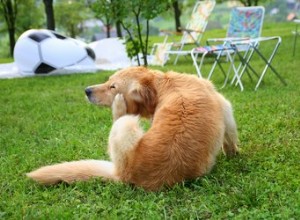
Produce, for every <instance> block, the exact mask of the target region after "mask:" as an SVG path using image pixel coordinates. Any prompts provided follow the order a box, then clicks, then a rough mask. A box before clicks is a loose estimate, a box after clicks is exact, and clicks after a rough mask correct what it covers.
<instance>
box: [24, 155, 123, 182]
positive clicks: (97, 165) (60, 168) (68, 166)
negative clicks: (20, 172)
mask: <svg viewBox="0 0 300 220" xmlns="http://www.w3.org/2000/svg"><path fill="white" fill-rule="evenodd" d="M26 175H27V176H28V177H29V178H32V179H33V180H35V181H37V182H39V183H41V184H45V185H51V184H56V183H59V182H66V183H72V182H74V181H84V180H88V179H90V178H92V177H103V179H104V180H114V181H118V177H117V176H116V174H115V166H114V164H113V163H112V162H109V161H103V160H80V161H72V162H65V163H60V164H54V165H51V166H45V167H41V168H39V169H37V170H35V171H32V172H30V173H27V174H26Z"/></svg>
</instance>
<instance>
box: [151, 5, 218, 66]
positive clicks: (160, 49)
mask: <svg viewBox="0 0 300 220" xmlns="http://www.w3.org/2000/svg"><path fill="white" fill-rule="evenodd" d="M215 4H216V2H215V0H201V1H197V3H196V4H195V6H194V8H193V11H192V14H191V18H190V20H189V22H188V23H187V25H186V28H181V30H182V32H183V35H182V38H181V40H180V42H171V43H167V41H168V36H169V35H166V37H165V40H164V43H160V44H159V43H158V44H154V49H153V50H152V52H151V54H150V57H153V56H159V55H158V54H160V57H163V58H164V60H163V62H161V61H159V62H158V63H155V62H153V63H152V64H153V65H161V63H163V64H165V63H166V62H167V60H168V59H169V55H170V54H173V55H177V56H176V58H175V61H174V64H176V63H177V61H178V58H179V56H180V55H190V50H188V51H183V49H184V46H185V45H191V44H195V45H196V46H199V45H200V41H201V38H202V35H203V33H204V31H205V28H206V26H207V21H208V18H209V16H210V14H211V12H212V11H213V9H214V7H215ZM161 44H167V45H166V46H161ZM166 48H169V49H168V50H165V49H166ZM162 54H165V55H162ZM154 61H155V60H154Z"/></svg>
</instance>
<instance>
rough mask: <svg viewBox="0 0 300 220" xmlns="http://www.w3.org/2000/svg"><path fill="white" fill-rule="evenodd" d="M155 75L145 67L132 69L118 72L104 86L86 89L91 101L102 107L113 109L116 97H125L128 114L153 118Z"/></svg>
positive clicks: (99, 85)
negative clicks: (120, 95) (119, 95)
mask: <svg viewBox="0 0 300 220" xmlns="http://www.w3.org/2000/svg"><path fill="white" fill-rule="evenodd" d="M154 77H155V76H154V74H153V73H152V72H151V71H150V70H148V69H147V68H144V67H130V68H126V69H123V70H120V71H118V72H116V73H115V74H114V75H112V76H111V77H110V78H109V80H108V81H107V82H105V83H103V84H98V85H94V86H89V87H87V88H86V89H85V93H86V96H87V97H88V99H89V101H90V102H92V103H94V104H96V105H100V106H108V107H111V105H112V103H113V100H114V98H115V96H116V95H117V94H118V93H120V94H122V95H123V96H124V98H125V101H126V105H127V111H128V112H127V113H128V114H140V115H142V116H145V117H147V116H151V115H153V113H154V110H155V107H156V103H157V97H156V90H155V86H154Z"/></svg>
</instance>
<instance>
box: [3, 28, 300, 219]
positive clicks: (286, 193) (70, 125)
mask: <svg viewBox="0 0 300 220" xmlns="http://www.w3.org/2000/svg"><path fill="white" fill-rule="evenodd" d="M293 28H294V26H293V25H292V24H288V25H287V24H276V25H267V26H265V32H264V35H266V36H267V35H274V34H280V35H281V36H282V37H283V42H282V45H281V46H280V49H279V52H278V54H277V56H276V58H275V59H274V61H273V64H274V66H275V67H276V69H277V70H278V71H279V72H280V73H281V74H282V75H283V76H284V78H285V79H286V81H287V83H288V86H283V85H282V84H281V83H280V81H279V80H278V79H277V78H276V77H275V75H274V74H273V73H272V72H270V71H268V72H267V75H266V77H265V79H264V83H263V84H262V85H261V87H260V88H259V90H258V91H257V92H254V91H253V89H254V86H255V83H254V82H251V81H250V80H249V79H248V78H247V76H245V77H244V85H245V91H244V92H240V91H239V89H238V88H237V87H232V86H228V87H226V88H224V89H222V90H220V92H221V93H223V94H224V95H225V96H226V97H227V98H228V99H229V100H230V101H231V102H232V104H233V106H234V109H235V117H236V121H237V124H238V131H239V140H240V147H241V149H242V152H241V154H240V155H239V156H237V157H235V158H233V159H227V158H225V157H224V156H223V155H220V156H219V157H218V160H217V164H216V166H215V168H214V169H213V171H212V172H211V174H209V175H207V176H205V177H203V178H199V179H197V180H194V181H189V182H185V183H182V184H178V185H177V186H175V187H174V188H172V189H169V190H165V191H162V192H156V193H151V192H145V191H143V190H142V189H138V188H132V187H130V186H128V185H124V184H121V183H118V184H117V183H103V182H101V181H99V180H91V181H89V182H84V183H76V184H73V185H66V184H60V185H58V186H54V187H44V186H40V185H38V184H36V183H34V182H32V181H30V180H28V179H27V178H26V177H25V175H24V174H25V173H26V172H29V171H31V170H32V169H34V168H37V167H39V166H42V165H46V164H52V163H57V162H60V161H69V160H78V159H86V158H92V159H108V156H107V154H106V142H107V137H108V133H109V129H110V127H111V123H112V122H111V113H110V110H109V109H103V108H98V107H96V106H93V105H90V104H88V103H87V102H86V100H85V97H84V88H85V87H86V86H88V85H92V84H95V83H100V82H103V81H105V80H106V79H107V78H108V76H109V75H111V74H112V72H101V73H99V74H75V75H63V76H49V77H31V78H21V79H9V80H0V88H1V96H0V103H1V108H0V164H1V166H0V174H1V175H0V198H1V199H0V219H165V218H166V219H299V218H300V162H299V161H300V147H299V143H300V98H299V95H300V89H299V88H300V74H299V58H300V51H299V48H300V45H298V51H297V54H296V56H295V57H292V54H291V52H292V43H293V36H292V35H291V30H292V29H293ZM223 35H224V31H209V32H207V34H206V35H205V37H215V36H223ZM158 39H159V38H154V41H155V40H158ZM261 46H262V50H263V51H265V52H268V51H269V50H270V49H269V46H268V45H267V46H265V47H264V46H263V45H261ZM253 66H255V67H256V68H258V69H259V68H261V67H262V64H261V62H260V61H259V60H258V59H257V58H254V60H253ZM162 69H163V70H168V69H173V70H176V71H184V72H189V73H192V74H195V70H194V68H193V67H192V65H191V61H190V60H184V59H182V61H181V62H179V64H178V65H176V66H173V65H171V64H169V65H167V66H165V67H163V68H162ZM208 69H209V63H208V64H206V65H205V68H204V70H205V71H207V70H208ZM213 81H214V82H215V84H216V86H217V87H218V88H219V87H220V86H221V85H222V81H223V76H222V74H220V73H219V72H218V71H217V72H216V74H215V75H214V78H213Z"/></svg>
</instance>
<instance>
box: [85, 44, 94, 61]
mask: <svg viewBox="0 0 300 220" xmlns="http://www.w3.org/2000/svg"><path fill="white" fill-rule="evenodd" d="M85 50H86V52H87V54H88V56H89V57H90V58H92V59H93V60H95V59H96V54H95V52H94V50H93V49H92V48H90V47H85Z"/></svg>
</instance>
